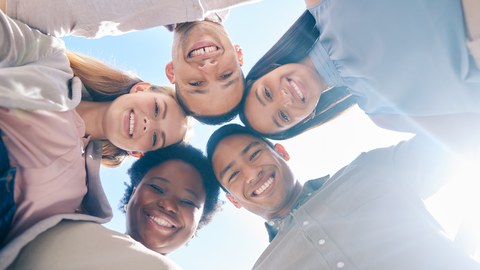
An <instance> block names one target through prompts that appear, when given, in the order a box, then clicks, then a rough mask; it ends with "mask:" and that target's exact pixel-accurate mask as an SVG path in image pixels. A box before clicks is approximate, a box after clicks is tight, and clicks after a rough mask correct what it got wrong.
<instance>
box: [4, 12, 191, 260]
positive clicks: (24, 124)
mask: <svg viewBox="0 0 480 270" xmlns="http://www.w3.org/2000/svg"><path fill="white" fill-rule="evenodd" d="M0 33H1V35H2V37H1V42H0V44H1V47H2V48H3V50H1V51H0V54H1V55H0V59H1V60H0V77H1V78H4V79H2V80H1V81H0V97H1V98H0V107H1V109H0V119H1V121H0V130H1V138H2V140H3V142H4V143H5V146H6V149H7V151H8V158H9V163H10V164H9V165H10V167H12V168H15V169H16V175H15V178H14V179H12V180H11V181H14V190H13V191H12V190H10V192H9V193H8V194H9V195H8V196H10V197H13V199H14V202H15V206H16V211H15V214H14V216H13V220H3V221H2V222H5V223H10V222H11V225H10V229H9V230H8V231H5V232H3V233H6V236H5V237H6V238H5V240H4V241H3V242H2V244H1V245H2V246H4V248H2V251H1V252H0V257H1V258H2V259H1V260H0V261H2V262H7V263H8V261H9V258H10V259H11V256H12V254H13V256H14V255H15V252H18V251H19V250H20V248H21V247H22V246H23V245H25V244H26V243H27V242H28V241H29V240H28V239H32V238H33V237H35V236H36V235H37V234H39V233H41V232H42V231H44V230H46V229H48V228H50V227H52V226H54V225H55V224H57V223H58V222H60V221H61V220H62V219H84V220H94V221H96V222H106V221H108V220H109V219H110V217H111V209H110V206H109V205H108V202H107V200H106V197H105V194H104V193H103V190H102V187H101V184H100V179H99V165H100V161H102V162H103V163H104V164H105V165H108V166H116V165H119V164H120V163H121V162H122V160H123V159H124V157H125V156H126V155H128V154H140V153H142V152H145V151H150V150H155V149H159V148H162V147H165V146H168V145H171V144H175V143H180V142H182V141H184V139H185V138H186V134H187V130H188V117H187V116H185V113H184V112H183V111H182V109H181V108H180V106H179V105H178V103H177V102H176V100H175V96H174V95H173V90H172V89H169V88H166V87H159V86H154V85H152V84H150V83H147V82H143V81H142V80H140V79H139V78H137V77H136V76H134V75H132V74H130V73H128V72H123V71H120V70H117V69H114V68H111V67H109V66H107V65H105V64H103V63H101V62H100V61H98V60H95V59H93V58H90V57H87V56H82V55H78V54H75V53H70V52H68V53H67V52H66V51H65V48H64V44H63V42H62V41H61V40H60V39H57V38H55V37H52V36H48V35H44V34H42V33H40V32H39V31H37V30H33V29H31V28H30V27H28V26H27V25H25V24H23V23H20V22H18V21H15V20H12V19H10V18H9V17H7V16H6V15H5V14H3V13H2V12H0ZM2 184H3V183H2ZM2 188H3V186H2ZM4 254H7V255H5V256H7V258H4V257H3V256H4ZM0 268H1V267H0Z"/></svg>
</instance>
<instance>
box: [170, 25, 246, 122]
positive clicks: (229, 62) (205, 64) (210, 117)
mask: <svg viewBox="0 0 480 270" xmlns="http://www.w3.org/2000/svg"><path fill="white" fill-rule="evenodd" d="M242 64H243V52H242V49H241V48H240V46H238V45H233V43H232V41H231V40H230V38H229V36H228V34H227V32H226V30H225V28H224V27H223V26H222V25H221V24H220V23H217V22H213V21H209V20H204V21H197V22H187V23H182V24H179V25H177V27H176V28H175V31H174V40H173V46H172V61H171V62H169V63H168V64H167V66H166V67H165V73H166V75H167V77H168V79H169V80H170V82H171V83H173V84H175V89H176V93H177V98H178V100H179V103H180V104H182V106H183V107H184V109H185V111H186V112H187V113H188V114H190V115H192V116H193V117H195V118H196V119H198V120H199V121H202V122H205V123H207V124H220V123H222V122H226V121H229V120H231V119H232V118H233V117H235V116H236V114H237V113H238V108H239V107H238V105H239V103H240V101H241V99H242V95H243V91H244V76H243V73H242V70H241V65H242Z"/></svg>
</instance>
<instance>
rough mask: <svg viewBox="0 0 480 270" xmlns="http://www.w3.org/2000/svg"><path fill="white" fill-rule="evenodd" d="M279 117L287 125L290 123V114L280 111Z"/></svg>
mask: <svg viewBox="0 0 480 270" xmlns="http://www.w3.org/2000/svg"><path fill="white" fill-rule="evenodd" d="M278 115H279V116H280V118H281V119H282V120H283V121H284V122H286V123H288V122H290V117H288V114H286V113H285V112H283V111H279V112H278Z"/></svg>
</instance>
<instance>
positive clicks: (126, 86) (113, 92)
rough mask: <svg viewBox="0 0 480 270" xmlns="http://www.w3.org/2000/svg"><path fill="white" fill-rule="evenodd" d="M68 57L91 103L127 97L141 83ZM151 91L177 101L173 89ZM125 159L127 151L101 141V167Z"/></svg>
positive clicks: (93, 62)
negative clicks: (90, 98)
mask: <svg viewBox="0 0 480 270" xmlns="http://www.w3.org/2000/svg"><path fill="white" fill-rule="evenodd" d="M67 57H68V60H69V61H70V67H71V68H72V70H73V73H74V74H75V76H77V77H79V78H80V80H81V81H82V83H83V85H84V86H85V89H86V90H87V91H88V93H89V94H90V96H91V97H92V99H93V101H97V102H103V101H112V100H114V99H116V98H117V97H119V96H121V95H124V94H128V93H130V89H132V87H133V86H134V85H135V84H137V83H139V82H142V80H141V79H140V78H138V77H137V76H136V75H134V74H133V73H131V72H127V71H122V70H119V69H116V68H113V67H111V66H109V65H107V64H105V63H103V62H102V61H100V60H97V59H95V58H92V57H89V56H86V55H82V54H78V53H74V52H70V51H67ZM150 90H151V91H154V92H158V93H162V94H165V95H168V96H170V97H172V98H173V99H175V100H177V98H176V95H175V90H174V89H173V88H172V87H166V86H156V85H152V86H151V87H150ZM189 118H190V117H187V121H186V122H187V124H186V125H187V132H186V133H185V135H184V137H183V138H182V142H185V141H186V140H187V137H188V136H189V135H188V134H189V133H190V130H191V124H190V122H191V121H190V119H189ZM128 155H129V153H128V152H127V151H125V150H123V149H120V148H118V147H117V146H115V145H113V144H112V143H111V142H110V141H108V140H104V142H103V147H102V164H103V165H105V166H108V167H116V166H118V165H120V164H121V163H122V162H123V161H124V160H125V158H126V157H127V156H128Z"/></svg>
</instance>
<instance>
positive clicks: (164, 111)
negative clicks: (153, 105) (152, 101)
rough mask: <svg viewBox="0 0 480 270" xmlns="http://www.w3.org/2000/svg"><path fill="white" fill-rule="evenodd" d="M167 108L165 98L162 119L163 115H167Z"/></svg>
mask: <svg viewBox="0 0 480 270" xmlns="http://www.w3.org/2000/svg"><path fill="white" fill-rule="evenodd" d="M167 110H168V107H167V102H166V101H165V100H163V115H162V119H165V117H166V116H167Z"/></svg>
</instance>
